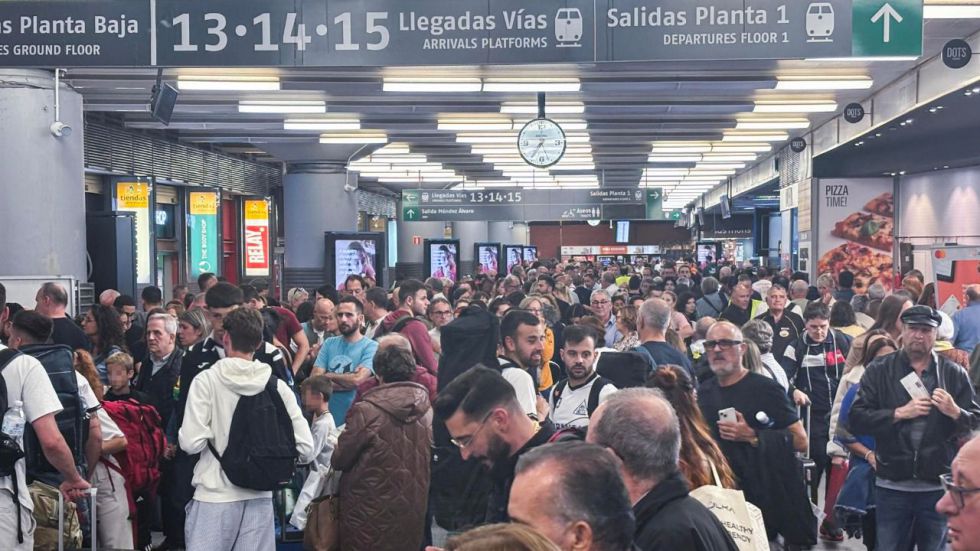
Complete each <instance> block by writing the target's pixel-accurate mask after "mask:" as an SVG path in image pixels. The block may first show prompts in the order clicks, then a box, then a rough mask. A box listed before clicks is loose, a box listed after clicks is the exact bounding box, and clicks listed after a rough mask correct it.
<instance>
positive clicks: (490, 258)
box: [474, 243, 500, 274]
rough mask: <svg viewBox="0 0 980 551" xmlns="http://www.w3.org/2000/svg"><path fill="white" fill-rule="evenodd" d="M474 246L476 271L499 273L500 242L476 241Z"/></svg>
mask: <svg viewBox="0 0 980 551" xmlns="http://www.w3.org/2000/svg"><path fill="white" fill-rule="evenodd" d="M474 248H475V251H474V253H475V254H474V258H475V259H476V262H477V271H478V273H481V274H489V273H494V274H497V273H500V243H477V244H476V245H474Z"/></svg>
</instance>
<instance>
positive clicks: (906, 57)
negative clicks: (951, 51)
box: [803, 55, 919, 63]
mask: <svg viewBox="0 0 980 551" xmlns="http://www.w3.org/2000/svg"><path fill="white" fill-rule="evenodd" d="M916 59H919V56H914V55H897V56H892V57H888V56H855V57H807V58H804V59H803V61H809V62H814V63H819V62H832V63H873V62H877V61H915V60H916Z"/></svg>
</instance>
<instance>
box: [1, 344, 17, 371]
mask: <svg viewBox="0 0 980 551" xmlns="http://www.w3.org/2000/svg"><path fill="white" fill-rule="evenodd" d="M17 356H20V352H19V351H17V350H14V349H13V348H4V349H3V350H0V371H3V370H4V368H6V367H7V364H9V363H10V362H12V361H13V359H14V358H16V357H17Z"/></svg>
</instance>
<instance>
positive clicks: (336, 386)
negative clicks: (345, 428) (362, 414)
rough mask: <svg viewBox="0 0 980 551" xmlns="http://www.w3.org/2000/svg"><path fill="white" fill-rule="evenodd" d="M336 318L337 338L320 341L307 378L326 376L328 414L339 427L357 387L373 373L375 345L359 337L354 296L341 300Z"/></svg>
mask: <svg viewBox="0 0 980 551" xmlns="http://www.w3.org/2000/svg"><path fill="white" fill-rule="evenodd" d="M335 316H336V318H337V328H338V329H339V330H340V336H338V337H330V338H329V339H327V340H325V341H323V345H322V346H321V347H320V353H319V354H318V355H317V357H316V362H315V363H314V364H313V372H312V373H311V374H310V375H311V376H313V377H315V376H317V375H326V376H327V378H328V379H330V381H331V382H332V383H333V395H332V396H331V397H330V413H331V414H332V415H333V419H334V423H336V424H337V426H338V427H339V426H340V425H343V424H344V420H345V419H346V417H347V410H348V409H350V406H351V404H352V403H353V402H354V395H355V393H356V390H357V385H359V384H361V383H363V382H364V381H366V380H367V379H368V378H369V377H371V375H372V374H373V373H374V368H373V362H374V353H375V352H376V351H377V350H378V343H377V341H374V340H371V339H368V338H365V337H364V335H362V334H361V324H363V323H364V313H363V310H362V309H361V302H360V301H359V300H357V299H356V298H354V297H353V296H351V295H346V296H343V297H341V298H340V300H339V302H338V303H337V308H336V310H335Z"/></svg>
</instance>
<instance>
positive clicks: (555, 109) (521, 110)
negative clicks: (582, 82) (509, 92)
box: [500, 101, 585, 115]
mask: <svg viewBox="0 0 980 551" xmlns="http://www.w3.org/2000/svg"><path fill="white" fill-rule="evenodd" d="M500 112H501V113H510V114H514V115H537V114H538V104H537V103H534V102H519V101H511V102H504V103H502V104H501V105H500ZM545 112H546V113H547V114H548V115H568V114H576V115H577V114H580V113H584V112H585V104H584V103H581V102H554V103H546V104H545Z"/></svg>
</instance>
